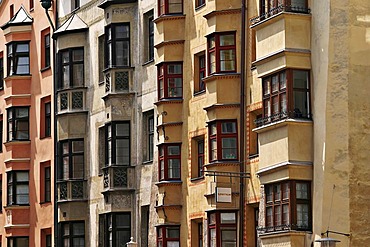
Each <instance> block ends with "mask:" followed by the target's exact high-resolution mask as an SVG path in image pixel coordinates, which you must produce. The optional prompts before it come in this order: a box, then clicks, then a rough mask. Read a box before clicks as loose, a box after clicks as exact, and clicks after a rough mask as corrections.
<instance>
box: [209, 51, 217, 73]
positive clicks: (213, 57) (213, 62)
mask: <svg viewBox="0 0 370 247" xmlns="http://www.w3.org/2000/svg"><path fill="white" fill-rule="evenodd" d="M209 60H210V61H209V72H210V73H211V74H212V73H215V72H216V53H215V52H211V53H209Z"/></svg>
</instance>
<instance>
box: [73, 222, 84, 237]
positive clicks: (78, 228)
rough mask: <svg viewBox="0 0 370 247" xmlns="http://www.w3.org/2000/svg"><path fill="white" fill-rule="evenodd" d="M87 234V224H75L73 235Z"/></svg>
mask: <svg viewBox="0 0 370 247" xmlns="http://www.w3.org/2000/svg"><path fill="white" fill-rule="evenodd" d="M84 234H85V224H84V223H73V235H74V236H78V235H84Z"/></svg>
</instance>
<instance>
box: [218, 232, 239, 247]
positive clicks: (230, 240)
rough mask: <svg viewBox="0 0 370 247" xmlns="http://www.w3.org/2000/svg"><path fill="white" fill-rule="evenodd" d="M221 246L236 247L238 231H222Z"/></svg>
mask: <svg viewBox="0 0 370 247" xmlns="http://www.w3.org/2000/svg"><path fill="white" fill-rule="evenodd" d="M221 246H222V247H236V230H221Z"/></svg>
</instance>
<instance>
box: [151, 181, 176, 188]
mask: <svg viewBox="0 0 370 247" xmlns="http://www.w3.org/2000/svg"><path fill="white" fill-rule="evenodd" d="M155 185H157V186H158V187H160V186H166V185H168V186H171V185H180V186H181V185H182V181H181V180H163V181H159V182H156V183H155Z"/></svg>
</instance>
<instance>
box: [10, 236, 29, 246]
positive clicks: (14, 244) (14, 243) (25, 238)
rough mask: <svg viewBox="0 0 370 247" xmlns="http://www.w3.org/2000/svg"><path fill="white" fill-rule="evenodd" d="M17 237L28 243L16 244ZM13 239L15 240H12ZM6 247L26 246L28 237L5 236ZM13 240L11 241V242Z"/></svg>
mask: <svg viewBox="0 0 370 247" xmlns="http://www.w3.org/2000/svg"><path fill="white" fill-rule="evenodd" d="M17 239H24V240H27V242H28V244H26V246H22V245H20V244H19V245H18V242H17V241H16V240H17ZM14 241H15V242H14ZM7 242H8V247H28V246H29V237H28V236H17V237H7ZM11 242H13V243H11Z"/></svg>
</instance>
